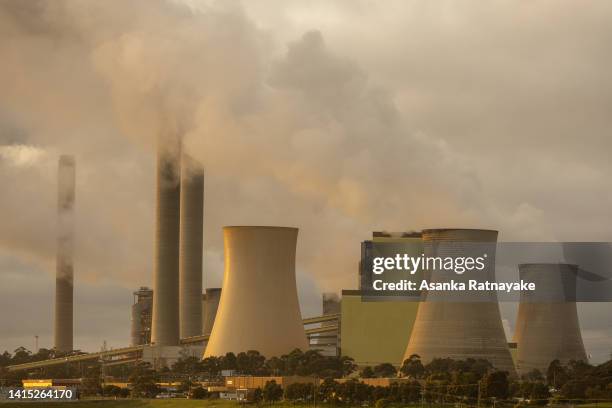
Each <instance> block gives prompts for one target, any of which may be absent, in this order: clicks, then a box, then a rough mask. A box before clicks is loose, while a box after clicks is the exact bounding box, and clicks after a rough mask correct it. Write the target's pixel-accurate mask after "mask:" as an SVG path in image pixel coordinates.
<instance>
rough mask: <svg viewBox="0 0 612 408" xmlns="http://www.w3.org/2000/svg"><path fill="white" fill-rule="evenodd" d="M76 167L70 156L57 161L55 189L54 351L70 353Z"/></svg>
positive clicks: (72, 317) (72, 313) (72, 333)
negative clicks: (56, 219) (56, 184)
mask: <svg viewBox="0 0 612 408" xmlns="http://www.w3.org/2000/svg"><path fill="white" fill-rule="evenodd" d="M75 177H76V164H75V160H74V156H69V155H62V156H60V159H59V168H58V188H57V193H58V194H57V215H58V223H57V224H58V225H57V226H58V234H57V256H56V266H55V268H56V269H55V328H54V329H55V331H54V344H55V346H54V347H55V350H57V351H61V352H70V351H72V350H73V349H74V328H73V320H74V311H73V296H74V288H73V285H74V266H73V260H72V256H73V248H74V202H75Z"/></svg>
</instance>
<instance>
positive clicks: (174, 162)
mask: <svg viewBox="0 0 612 408" xmlns="http://www.w3.org/2000/svg"><path fill="white" fill-rule="evenodd" d="M180 150H181V149H180V140H178V139H177V140H176V141H173V142H167V141H160V143H159V146H158V152H157V212H156V217H157V218H156V228H155V269H154V274H153V322H152V328H151V342H152V343H154V344H156V345H158V346H177V345H178V344H179V226H180V220H179V210H180V198H181V188H180Z"/></svg>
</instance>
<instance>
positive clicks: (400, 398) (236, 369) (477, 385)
mask: <svg viewBox="0 0 612 408" xmlns="http://www.w3.org/2000/svg"><path fill="white" fill-rule="evenodd" d="M53 357H60V355H58V354H57V353H54V352H53V351H52V350H46V349H41V350H40V351H38V352H37V353H35V354H33V353H31V352H30V351H28V350H27V349H25V348H23V347H20V348H18V349H17V350H15V352H14V353H13V354H11V353H8V352H4V353H3V354H0V379H1V380H2V381H3V383H4V385H9V386H10V385H19V383H20V382H21V378H24V377H25V376H29V377H30V378H82V379H83V384H82V387H81V388H82V390H83V392H84V393H85V394H91V395H99V394H104V395H114V396H124V397H125V396H133V397H153V396H155V395H156V394H157V393H159V392H161V390H160V389H159V388H158V386H157V383H158V382H162V381H178V382H180V383H181V386H180V387H179V391H182V392H186V393H187V392H188V393H191V394H192V396H193V397H195V398H206V397H208V393H207V392H206V390H205V389H203V388H202V387H199V382H200V381H220V380H221V375H222V373H223V371H227V372H228V373H232V374H233V375H246V376H308V377H317V378H319V379H324V381H323V382H322V383H321V384H320V385H315V384H314V383H298V384H291V385H289V386H287V387H285V389H282V388H281V390H280V391H279V390H278V389H279V388H280V385H278V384H276V383H273V382H270V385H266V387H263V388H262V389H260V390H255V395H254V398H256V399H258V400H261V401H275V400H278V399H286V400H288V401H294V402H299V401H304V402H309V401H313V400H316V401H321V402H330V403H335V404H343V403H347V404H354V403H367V404H369V403H372V402H373V401H379V400H383V401H389V402H397V403H407V402H416V401H421V402H428V403H459V404H462V403H465V404H470V405H478V404H479V403H482V404H486V403H487V401H488V402H491V401H508V400H511V399H518V400H520V401H523V402H524V403H529V404H539V405H545V404H547V403H548V402H550V401H559V402H563V401H573V402H575V401H587V400H612V360H611V361H608V362H606V363H603V364H600V365H597V366H593V365H590V364H588V363H586V362H583V361H570V362H569V363H567V364H561V363H560V362H559V361H557V360H555V361H553V362H552V363H551V364H550V366H549V368H548V370H547V371H546V372H545V373H541V372H539V371H537V370H534V371H532V372H530V373H527V374H526V375H523V376H522V378H520V379H516V378H512V377H510V376H509V374H508V373H507V372H503V371H497V370H495V369H494V368H493V366H492V365H491V363H489V362H488V361H487V360H484V359H467V360H453V359H450V358H436V359H433V360H432V361H431V362H429V363H427V364H423V363H422V362H421V359H420V357H419V356H418V355H412V356H410V358H408V359H406V360H405V361H404V362H403V364H402V365H401V367H400V368H399V369H397V368H396V367H395V366H393V365H392V364H390V363H383V364H378V365H376V366H373V367H364V368H362V369H361V371H359V372H358V371H357V366H356V364H355V363H354V361H353V360H352V359H351V358H349V357H346V356H339V357H336V356H324V355H322V354H321V353H320V352H319V351H316V350H308V351H305V352H303V351H301V350H299V349H296V350H294V351H292V352H290V353H288V354H285V355H282V356H280V357H272V358H266V357H265V356H263V355H262V354H260V353H259V352H258V351H255V350H251V351H246V352H240V353H237V354H235V353H227V354H225V355H224V356H218V357H208V358H206V359H203V360H201V359H199V358H197V357H191V356H183V357H182V358H180V359H179V360H178V361H177V362H176V363H174V364H173V365H172V366H171V367H167V368H163V369H161V370H157V371H156V370H153V369H152V368H151V367H150V366H149V365H148V364H144V363H141V364H137V365H134V366H131V367H126V366H123V367H121V366H116V367H109V368H106V371H105V375H106V376H112V377H115V378H121V379H123V380H125V381H128V382H130V383H131V384H132V388H131V390H129V391H127V390H121V389H119V388H118V387H113V386H107V387H106V389H104V388H102V384H101V380H100V379H101V377H102V376H101V369H102V368H101V365H100V363H99V362H87V363H84V364H77V363H72V364H65V365H61V366H52V367H47V368H44V369H38V370H34V371H32V372H29V373H28V372H25V371H21V372H14V373H9V372H8V371H7V370H6V366H8V365H13V364H21V363H26V362H31V361H38V360H45V359H48V358H53ZM346 377H350V378H351V379H350V380H348V381H343V382H338V381H335V380H334V379H339V378H346ZM375 377H380V378H393V377H403V378H406V379H407V380H405V381H401V382H399V383H395V384H392V385H390V386H389V387H375V386H371V385H366V384H364V383H363V382H360V381H358V379H359V378H361V379H364V378H375Z"/></svg>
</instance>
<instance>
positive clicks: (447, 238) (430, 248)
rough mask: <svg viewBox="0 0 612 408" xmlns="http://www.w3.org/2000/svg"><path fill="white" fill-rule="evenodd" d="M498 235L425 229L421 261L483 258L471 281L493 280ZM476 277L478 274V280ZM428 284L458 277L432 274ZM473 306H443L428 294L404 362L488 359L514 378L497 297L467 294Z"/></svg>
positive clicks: (436, 295)
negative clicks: (413, 357) (427, 258)
mask: <svg viewBox="0 0 612 408" xmlns="http://www.w3.org/2000/svg"><path fill="white" fill-rule="evenodd" d="M496 242H497V231H491V230H478V229H429V230H424V231H423V246H424V253H425V256H431V257H442V258H444V257H447V256H448V257H456V256H463V257H467V256H474V257H476V256H482V251H483V250H484V249H486V252H487V260H486V262H485V267H484V268H483V270H482V271H480V272H477V270H472V271H471V272H470V274H469V275H470V278H471V279H478V280H480V281H484V280H488V281H491V282H492V281H495V243H496ZM476 273H478V274H480V276H479V277H477V276H476ZM428 275H429V279H430V281H431V282H447V281H449V280H450V279H451V278H453V279H457V278H458V275H456V274H454V273H452V272H450V273H449V272H448V271H444V270H437V269H433V270H431V271H428ZM470 296H473V298H471V299H473V301H470V300H467V299H464V301H455V302H452V301H445V298H447V295H446V294H445V293H437V292H428V293H426V294H425V295H424V302H422V303H421V304H420V305H419V309H418V312H417V316H416V321H415V323H414V327H413V328H412V333H411V336H410V341H409V343H408V347H407V348H406V352H405V353H404V359H407V358H409V357H410V356H411V355H413V354H417V355H419V356H420V357H421V360H422V361H423V364H426V363H428V362H430V361H431V360H432V359H434V358H452V359H456V360H465V359H467V358H475V359H486V360H488V361H489V362H490V363H491V364H492V365H493V366H494V367H495V368H497V369H499V370H503V371H507V372H508V373H510V374H511V375H516V371H515V369H514V364H513V361H512V357H511V355H510V351H509V348H508V343H507V340H506V335H505V333H504V329H503V325H502V320H501V314H500V311H499V304H498V303H497V294H496V293H495V292H493V293H489V292H483V293H482V294H480V295H478V294H471V295H470Z"/></svg>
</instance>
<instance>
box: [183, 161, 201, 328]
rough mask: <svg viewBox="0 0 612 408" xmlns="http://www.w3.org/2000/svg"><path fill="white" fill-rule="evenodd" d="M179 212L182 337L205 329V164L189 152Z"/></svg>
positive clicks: (184, 171) (184, 164)
mask: <svg viewBox="0 0 612 408" xmlns="http://www.w3.org/2000/svg"><path fill="white" fill-rule="evenodd" d="M180 212H181V215H180V219H181V226H180V230H181V232H180V260H179V300H180V308H179V315H180V335H181V338H183V337H191V336H197V335H200V334H202V333H203V331H202V300H201V297H202V245H203V225H204V224H203V222H204V168H203V167H202V166H201V165H200V164H199V163H198V162H197V161H196V160H194V159H193V158H191V157H190V156H188V155H187V154H183V159H182V168H181V210H180Z"/></svg>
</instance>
